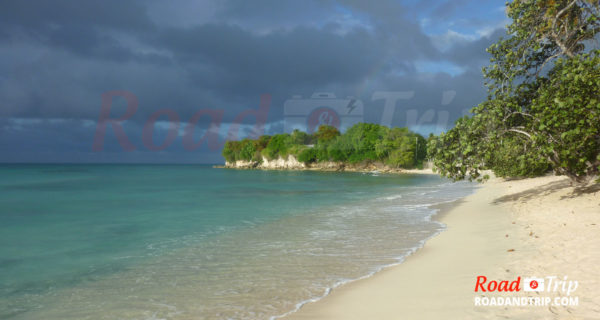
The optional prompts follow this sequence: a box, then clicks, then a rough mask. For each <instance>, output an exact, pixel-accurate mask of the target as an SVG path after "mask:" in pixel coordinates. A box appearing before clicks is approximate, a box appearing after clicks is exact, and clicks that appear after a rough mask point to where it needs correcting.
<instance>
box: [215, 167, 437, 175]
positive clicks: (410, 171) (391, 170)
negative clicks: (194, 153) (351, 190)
mask: <svg viewBox="0 0 600 320" xmlns="http://www.w3.org/2000/svg"><path fill="white" fill-rule="evenodd" d="M212 167H213V168H214V169H228V170H259V171H292V172H293V171H313V172H350V173H352V172H355V173H374V174H428V175H438V174H437V173H435V172H433V170H432V169H429V168H428V169H400V168H389V167H388V168H383V169H377V168H337V167H336V168H321V167H304V168H284V167H281V168H279V167H274V168H265V167H233V166H227V165H213V166H212Z"/></svg>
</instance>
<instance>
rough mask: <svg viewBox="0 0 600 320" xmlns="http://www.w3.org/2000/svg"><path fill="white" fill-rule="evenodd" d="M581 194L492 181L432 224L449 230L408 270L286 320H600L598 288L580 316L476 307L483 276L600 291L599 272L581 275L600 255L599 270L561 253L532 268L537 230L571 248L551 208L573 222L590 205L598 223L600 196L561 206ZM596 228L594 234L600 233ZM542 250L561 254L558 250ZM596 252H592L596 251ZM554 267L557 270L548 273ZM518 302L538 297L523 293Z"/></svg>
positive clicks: (352, 288)
mask: <svg viewBox="0 0 600 320" xmlns="http://www.w3.org/2000/svg"><path fill="white" fill-rule="evenodd" d="M547 185H550V186H551V187H548V186H547ZM599 189H600V188H599ZM592 191H593V190H592ZM574 192H576V191H574V189H573V187H570V186H569V185H568V181H566V178H564V177H554V176H549V177H541V178H533V179H524V180H513V181H504V180H502V179H490V181H488V182H486V183H485V184H483V185H481V187H479V188H478V189H476V191H475V193H474V194H472V195H469V196H467V197H465V198H463V199H462V200H458V201H455V202H452V203H451V204H455V205H450V206H447V207H446V208H445V209H442V210H440V211H439V212H438V213H436V214H434V216H433V217H432V219H434V220H436V221H438V222H440V223H443V224H445V225H446V228H445V229H444V230H442V231H441V232H439V233H438V234H437V235H436V236H433V237H431V238H429V239H428V240H427V241H426V242H425V243H424V245H423V246H422V247H421V248H420V249H418V250H416V252H414V253H412V254H410V255H409V256H407V258H406V259H405V260H404V261H403V262H401V263H399V264H397V265H394V266H390V267H386V268H383V269H382V270H381V271H379V272H377V273H375V274H374V275H372V276H370V277H367V278H363V279H360V280H356V281H352V282H349V283H347V284H344V285H342V286H339V287H337V288H335V289H334V290H332V292H331V293H330V294H328V295H327V296H325V297H324V298H322V299H320V300H318V301H317V302H314V303H307V304H305V305H304V306H302V307H301V308H300V310H298V311H297V312H294V313H291V314H289V315H288V316H287V317H285V318H284V319H375V318H376V319H397V318H407V319H417V318H418V319H441V318H448V319H482V318H483V319H495V318H498V317H506V318H518V319H521V318H522V319H529V318H531V317H545V318H547V317H556V315H557V314H565V315H569V317H571V316H572V315H573V314H580V315H581V316H582V317H583V318H588V317H590V316H591V315H593V316H598V315H599V314H600V311H599V310H600V303H599V301H598V298H596V297H598V296H599V295H600V294H599V293H600V292H599V290H598V289H596V288H597V286H587V290H585V291H581V293H582V294H583V296H581V297H580V299H581V300H582V301H583V302H586V305H581V306H579V307H578V308H554V307H549V308H539V307H538V308H532V307H521V308H519V307H514V308H507V307H475V306H474V302H473V300H474V298H475V296H476V293H475V292H474V285H475V282H476V277H477V276H479V275H485V276H488V277H490V278H494V279H516V277H517V276H547V275H553V274H558V275H562V274H565V275H566V274H568V275H575V276H577V279H576V280H579V281H580V282H587V283H594V284H598V280H596V279H598V278H597V277H598V275H599V273H600V272H598V271H595V272H592V273H591V274H583V273H582V272H577V270H576V269H577V268H584V270H587V271H588V272H589V270H591V269H592V268H595V269H597V267H596V266H597V263H600V261H599V260H600V257H598V256H593V253H592V256H591V257H589V252H588V254H586V255H585V258H586V259H587V260H592V262H589V261H585V262H586V263H585V265H583V266H582V265H581V264H579V265H577V266H567V267H565V265H564V263H562V264H560V263H558V264H557V263H555V262H553V261H552V256H553V255H556V252H543V253H544V254H543V255H542V256H543V257H544V258H545V259H546V260H547V261H548V262H547V263H544V262H540V261H537V264H538V265H536V266H535V267H531V264H533V261H532V257H531V255H532V252H536V253H538V255H539V251H540V250H542V249H544V246H543V245H540V244H539V243H535V241H537V242H540V241H539V240H538V239H539V238H538V237H532V236H531V235H532V233H530V232H531V231H530V230H531V228H532V225H539V227H538V228H536V229H541V228H542V227H544V228H546V229H547V232H549V234H561V235H562V237H563V241H569V235H568V234H567V235H565V234H564V233H562V232H557V231H556V230H554V229H553V228H552V226H547V221H539V220H540V219H539V218H540V217H539V215H543V214H544V213H545V209H544V208H543V207H544V206H548V207H555V208H558V210H559V211H561V212H563V211H564V212H567V213H568V214H570V215H573V214H572V213H571V212H569V211H571V207H573V206H574V205H575V204H578V203H583V204H584V205H587V206H584V207H583V208H580V209H581V210H582V211H583V212H586V214H587V215H586V217H587V219H590V220H589V221H595V222H598V221H597V220H596V219H597V218H598V216H599V215H600V197H597V199H596V198H594V196H600V190H599V191H596V192H595V193H594V192H590V193H587V194H584V197H585V198H577V197H574V198H575V202H571V203H561V204H557V203H556V201H558V200H556V199H555V198H557V197H558V198H557V199H564V196H565V194H572V193H574ZM556 193H559V194H560V195H556ZM523 194H525V195H526V196H527V200H526V201H523V199H522V198H523ZM533 200H536V201H535V203H536V204H535V205H533V204H531V203H532V202H534V201H533ZM565 204H566V206H561V205H565ZM444 205H446V204H443V205H442V206H444ZM596 208H598V209H597V211H596V212H595V213H594V212H593V210H595V209H596ZM590 210H592V211H590ZM536 213H537V215H536ZM532 216H535V218H537V219H533V218H532ZM582 216H583V215H582ZM559 219H562V216H561V217H559ZM589 221H588V224H587V226H595V225H596V224H595V223H590V222H589ZM571 222H572V221H571ZM586 228H588V229H590V230H592V229H591V228H589V227H586ZM596 230H598V231H600V228H598V229H593V231H596ZM560 231H562V230H560ZM571 237H573V238H575V239H574V240H572V241H575V242H578V241H584V240H582V238H580V237H574V236H573V235H571ZM590 237H591V238H590ZM528 238H530V239H528ZM583 239H585V240H587V241H592V244H594V243H595V244H596V248H598V243H599V242H598V240H599V239H600V236H599V235H598V234H596V233H593V232H592V233H591V234H590V235H589V236H588V237H586V238H583ZM532 241H533V242H532ZM594 241H595V242H594ZM541 242H542V244H544V245H548V246H551V247H552V248H555V246H554V245H552V243H547V242H546V243H544V242H543V241H541ZM578 244H579V243H575V244H573V246H577V245H578ZM579 245H580V244H579ZM588 245H589V244H588ZM599 249H600V248H599ZM589 250H590V251H593V250H592V248H590V249H589ZM599 252H600V251H599ZM561 253H563V252H561ZM575 255H577V254H575ZM588 258H591V259H588ZM542 261H544V260H542ZM548 265H551V266H552V268H547V266H548ZM544 267H546V268H544ZM544 271H545V272H544ZM552 272H554V273H552ZM492 296H493V295H492ZM519 296H531V295H528V294H525V295H523V294H521V293H519ZM575 318H576V319H579V318H578V317H575Z"/></svg>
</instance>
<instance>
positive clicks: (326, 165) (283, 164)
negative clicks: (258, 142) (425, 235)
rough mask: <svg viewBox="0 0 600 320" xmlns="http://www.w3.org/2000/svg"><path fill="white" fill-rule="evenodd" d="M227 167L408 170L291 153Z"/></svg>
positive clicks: (351, 170)
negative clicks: (313, 160)
mask: <svg viewBox="0 0 600 320" xmlns="http://www.w3.org/2000/svg"><path fill="white" fill-rule="evenodd" d="M225 168H233V169H262V170H314V171H350V172H382V173H401V172H406V171H407V170H404V169H400V168H392V167H389V166H387V165H385V164H383V163H381V162H369V163H357V164H348V163H342V162H332V161H328V162H317V163H312V164H304V163H302V162H300V161H298V160H297V159H296V157H294V156H292V155H289V156H288V157H287V158H286V159H284V158H281V157H279V158H277V159H273V160H269V159H267V158H265V157H263V158H262V161H246V160H238V161H235V162H225Z"/></svg>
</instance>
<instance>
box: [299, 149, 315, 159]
mask: <svg viewBox="0 0 600 320" xmlns="http://www.w3.org/2000/svg"><path fill="white" fill-rule="evenodd" d="M298 161H300V162H303V163H313V162H316V161H317V150H316V149H315V148H306V149H304V150H302V151H301V152H300V154H298Z"/></svg>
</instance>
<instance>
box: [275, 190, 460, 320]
mask: <svg viewBox="0 0 600 320" xmlns="http://www.w3.org/2000/svg"><path fill="white" fill-rule="evenodd" d="M459 199H461V198H457V199H454V200H449V201H442V202H439V203H435V204H431V205H429V207H432V206H435V205H438V204H442V203H450V202H454V201H457V200H459ZM438 211H439V210H438V209H432V213H431V215H429V219H431V217H432V216H434V215H435V214H436V213H437V212H438ZM432 222H434V223H436V224H438V225H439V226H440V228H439V229H438V230H437V231H435V232H434V233H433V234H432V235H431V236H429V237H427V238H425V239H423V240H420V241H419V243H418V244H417V245H416V246H414V247H412V248H410V249H409V250H408V252H407V253H405V254H404V255H402V256H400V257H397V258H396V262H394V263H390V264H386V265H382V266H378V267H376V268H375V270H374V271H372V272H369V273H368V274H367V275H365V276H362V277H359V278H356V279H347V280H342V281H338V282H336V283H335V284H334V285H333V286H331V287H329V288H327V289H326V290H325V293H324V294H323V295H322V296H320V297H315V298H310V299H307V300H304V301H301V302H299V303H297V304H296V307H295V308H294V309H293V310H291V311H288V312H286V313H284V314H281V315H278V316H272V317H271V318H269V320H276V319H281V318H284V317H287V316H289V315H290V314H292V313H295V312H298V311H299V310H300V309H301V308H302V307H303V306H305V305H306V304H308V303H311V302H317V301H319V300H321V299H323V298H325V297H327V296H328V295H329V294H330V293H331V292H332V291H333V289H335V288H337V287H339V286H342V285H344V284H348V283H351V282H354V281H358V280H363V279H368V278H370V277H372V276H374V275H375V274H376V273H379V272H381V271H382V270H384V269H387V268H390V267H394V266H398V265H400V264H402V262H404V260H406V258H408V257H410V256H411V255H413V254H414V253H415V252H417V251H418V250H419V249H421V248H423V246H425V243H426V242H427V241H429V240H430V239H432V238H434V237H436V236H437V235H439V234H440V233H442V231H444V230H446V225H445V224H443V223H441V222H439V221H435V220H433V221H432Z"/></svg>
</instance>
